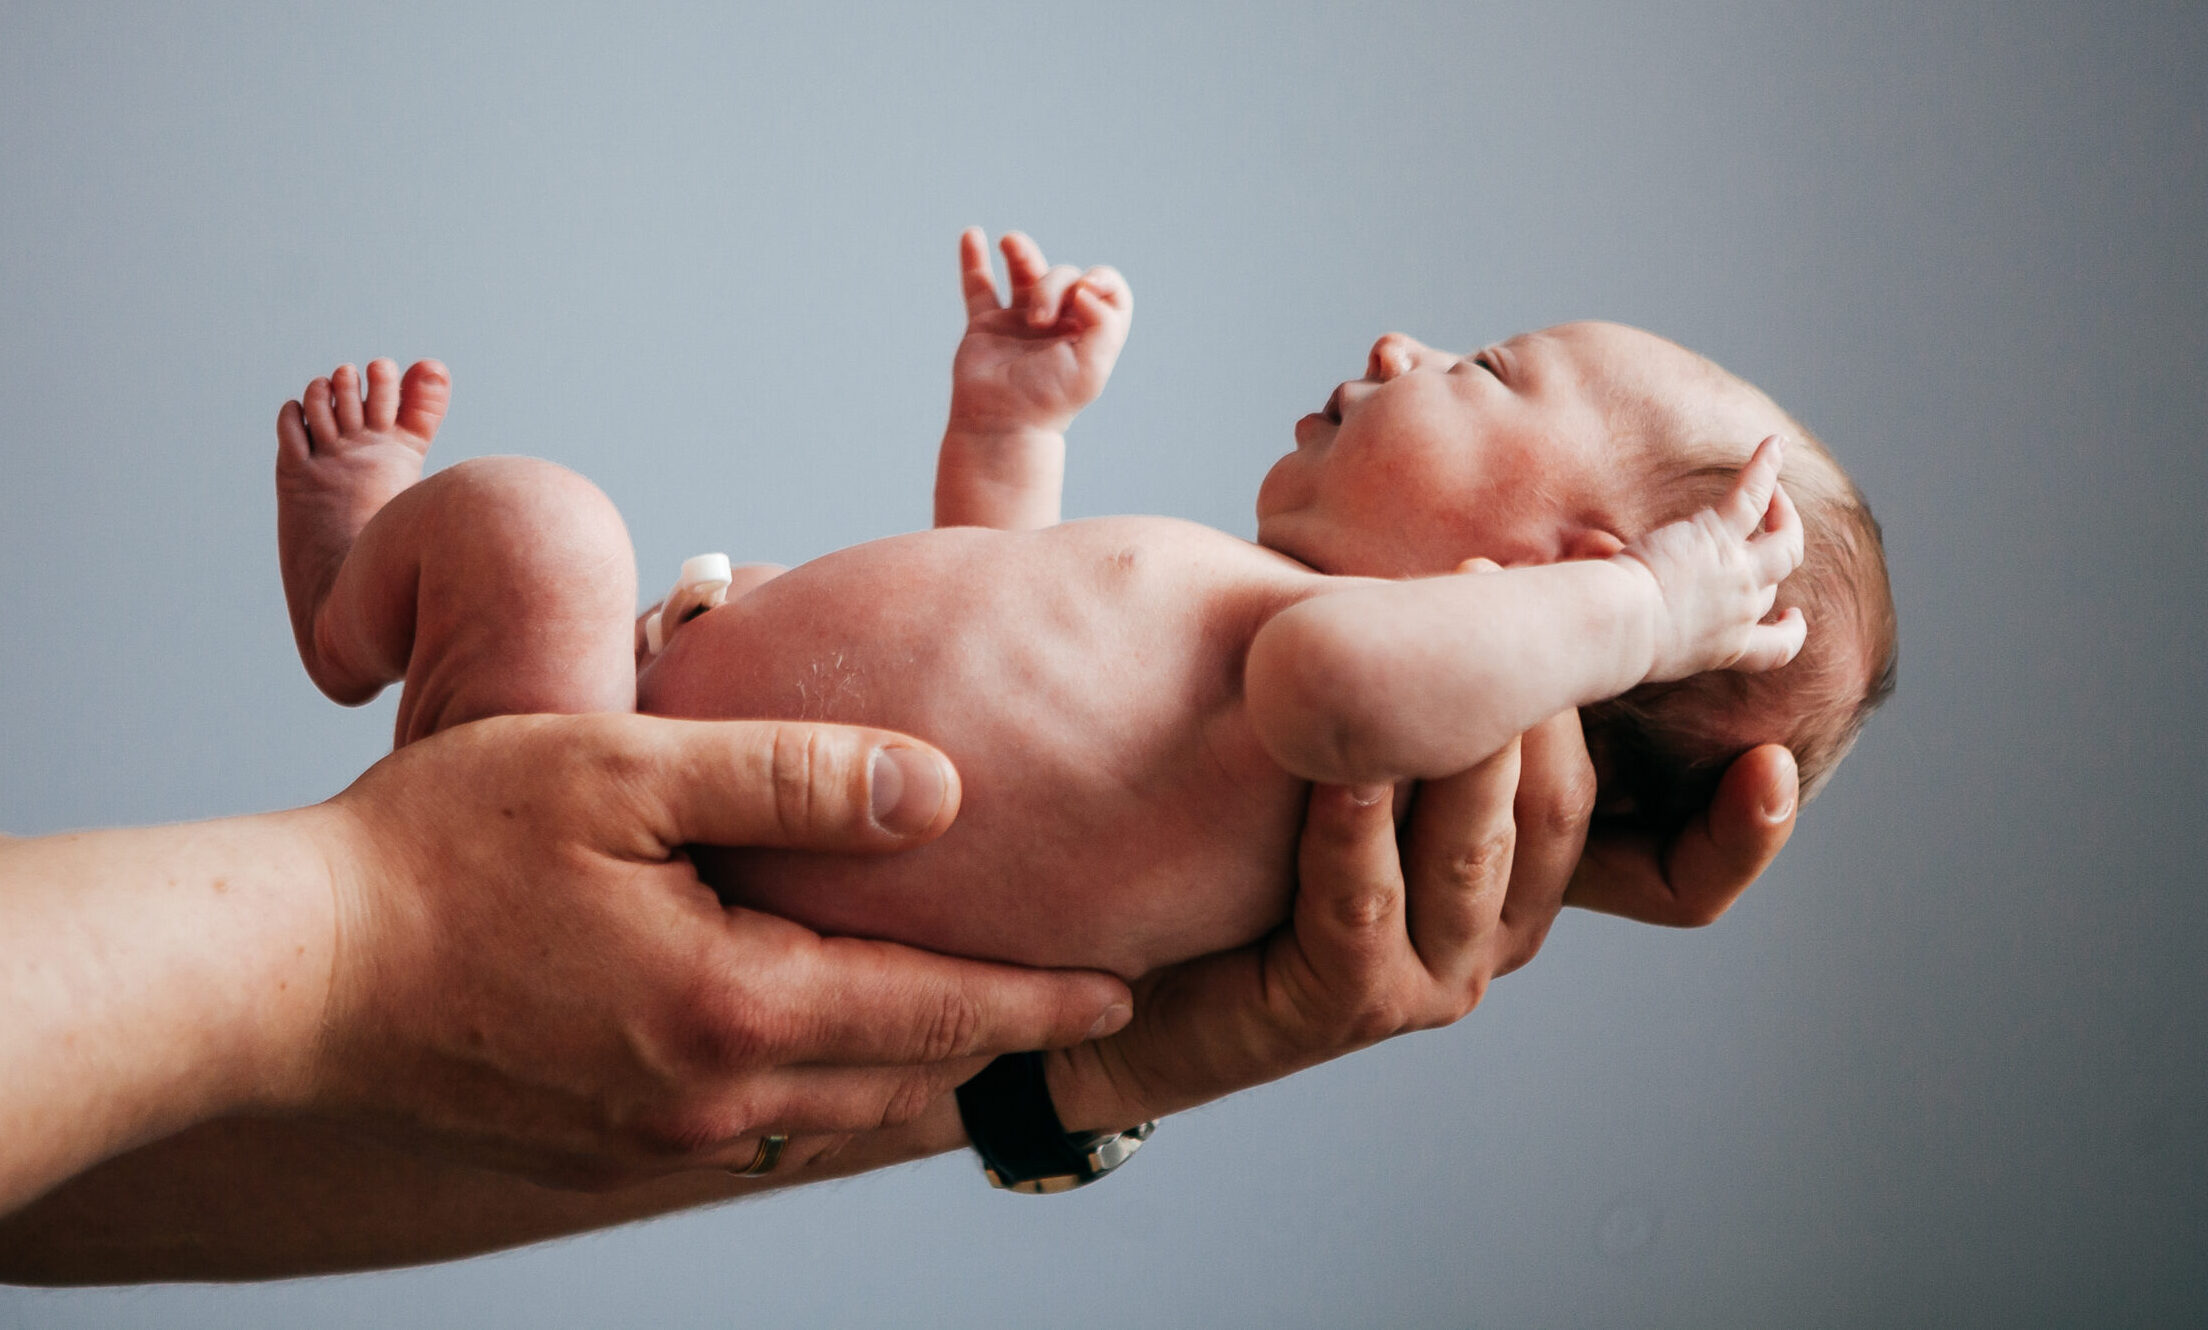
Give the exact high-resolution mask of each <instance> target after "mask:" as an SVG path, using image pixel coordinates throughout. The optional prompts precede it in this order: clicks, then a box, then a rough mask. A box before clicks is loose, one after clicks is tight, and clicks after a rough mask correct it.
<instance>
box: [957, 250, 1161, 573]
mask: <svg viewBox="0 0 2208 1330" xmlns="http://www.w3.org/2000/svg"><path fill="white" fill-rule="evenodd" d="M958 247H959V275H960V280H961V284H962V285H963V286H964V288H965V293H966V336H965V337H964V338H963V339H962V340H961V341H960V342H959V344H958V357H957V359H956V360H954V361H953V362H952V366H951V419H950V424H949V425H948V426H947V427H946V428H945V429H944V431H943V449H942V452H941V453H940V454H939V455H938V457H937V460H936V469H935V524H936V525H937V526H987V527H997V528H1000V529H1003V530H1033V529H1035V528H1038V527H1046V526H1051V525H1054V524H1056V522H1057V521H1058V498H1059V492H1060V491H1061V489H1063V487H1064V483H1065V465H1066V437H1065V430H1066V426H1067V425H1068V424H1070V423H1072V420H1073V418H1074V416H1075V415H1076V414H1077V413H1079V411H1080V410H1081V408H1082V407H1085V406H1087V405H1088V404H1089V403H1091V402H1093V401H1095V400H1096V396H1097V394H1098V393H1100V392H1102V391H1104V383H1105V380H1107V379H1109V378H1110V377H1111V373H1112V365H1113V362H1115V361H1116V360H1118V359H1119V348H1120V347H1121V345H1123V344H1124V343H1125V342H1126V340H1127V325H1128V321H1129V320H1130V319H1131V318H1132V317H1133V313H1134V297H1133V295H1132V294H1131V293H1130V292H1129V291H1128V289H1127V283H1126V282H1125V281H1124V280H1123V279H1122V278H1121V277H1120V275H1119V274H1118V273H1117V272H1115V271H1114V270H1112V269H1110V268H1101V267H1100V268H1091V269H1089V270H1088V271H1087V272H1081V271H1079V270H1077V269H1075V268H1072V267H1069V266H1067V265H1064V264H1060V265H1059V266H1057V267H1055V268H1052V267H1048V266H1046V265H1045V263H1044V261H1043V252H1042V250H1041V249H1039V248H1037V247H1036V244H1035V242H1034V241H1032V240H1030V239H1028V238H1027V237H1026V236H1024V235H1021V234H1020V233H1019V232H1017V231H1014V232H1012V233H1010V234H1008V235H1006V236H1005V237H1004V243H1003V249H1004V261H1005V268H1006V270H1007V271H1008V272H1009V273H1010V275H1011V278H1012V299H1011V303H1010V304H1009V305H1006V304H1003V303H1001V302H1000V301H999V300H998V298H997V283H996V278H995V277H994V276H993V275H992V274H991V272H990V269H989V246H988V241H987V238H986V237H985V236H984V235H983V234H982V232H981V230H980V229H979V228H978V227H969V228H967V230H966V231H965V232H964V233H963V234H961V235H960V236H959V238H958Z"/></svg>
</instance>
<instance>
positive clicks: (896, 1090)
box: [880, 1071, 949, 1127]
mask: <svg viewBox="0 0 2208 1330" xmlns="http://www.w3.org/2000/svg"><path fill="white" fill-rule="evenodd" d="M941 1081H942V1078H941V1077H939V1076H936V1075H933V1074H931V1073H929V1072H926V1071H915V1072H910V1073H907V1074H906V1075H903V1076H900V1077H898V1078H897V1079H896V1080H895V1081H894V1082H892V1084H891V1085H890V1088H889V1091H888V1093H886V1094H885V1095H884V1096H883V1098H882V1105H881V1113H880V1125H881V1126H883V1127H902V1126H904V1125H905V1124H906V1123H908V1122H912V1121H914V1120H916V1119H918V1118H919V1116H920V1115H921V1114H922V1113H924V1112H926V1111H927V1107H928V1105H929V1104H932V1103H934V1102H935V1101H936V1099H938V1098H939V1097H941V1096H942V1094H943V1093H944V1091H945V1090H947V1089H948V1088H949V1087H948V1086H945V1085H943V1084H942V1083H941Z"/></svg>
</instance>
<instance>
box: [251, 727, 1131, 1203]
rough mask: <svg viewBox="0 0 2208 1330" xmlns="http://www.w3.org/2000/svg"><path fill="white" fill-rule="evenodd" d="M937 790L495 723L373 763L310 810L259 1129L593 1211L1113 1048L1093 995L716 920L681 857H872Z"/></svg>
mask: <svg viewBox="0 0 2208 1330" xmlns="http://www.w3.org/2000/svg"><path fill="white" fill-rule="evenodd" d="M957 791H958V785H957V777H956V774H955V772H953V770H952V768H951V766H950V763H949V762H948V761H947V760H946V759H944V758H943V757H942V756H941V755H940V754H938V753H937V752H936V751H935V750H933V749H931V748H928V747H927V746H925V745H923V744H920V743H918V742H917V741H914V740H911V739H907V738H905V737H903V736H901V735H895V734H890V733H888V732H885V731H875V730H858V729H844V728H837V727H827V726H813V725H801V724H774V723H746V722H726V723H705V722H691V721H670V720H662V719H656V718H651V717H643V716H612V715H607V716H588V717H541V716H526V717H521V716H517V717H503V718H498V719H492V720H485V721H480V722H477V723H475V724H471V725H466V726H462V727H459V728H457V729H454V730H450V731H447V732H445V733H443V734H439V735H437V736H435V737H433V738H431V739H428V740H425V741H423V742H421V743H418V744H413V745H410V746H408V747H406V748H404V749H401V750H400V751H398V752H397V753H394V754H392V755H391V756H390V757H388V758H386V759H385V760H384V761H383V762H381V763H379V764H377V766H375V767H374V768H373V769H371V770H370V771H369V772H368V773H367V774H366V775H365V776H363V777H362V778H361V779H360V780H359V781H358V782H357V783H356V784H355V785H353V786H352V788H350V789H348V790H346V791H345V792H344V793H343V794H341V795H340V796H338V797H337V798H336V799H334V800H332V801H331V803H330V804H328V805H326V806H325V807H326V808H327V809H328V810H329V812H330V814H331V815H332V817H333V818H334V819H335V820H336V822H337V824H338V827H339V831H340V835H339V842H338V843H339V846H340V852H339V853H337V854H334V855H333V856H332V861H333V870H334V872H333V877H334V881H335V885H336V895H337V919H338V927H337V942H336V948H335V954H334V956H333V959H332V964H331V979H330V985H329V994H328V999H327V1003H326V1008H325V1015H324V1018H323V1021H322V1027H323V1029H324V1031H325V1033H324V1036H323V1039H322V1042H321V1046H320V1047H319V1048H318V1049H316V1050H315V1052H314V1055H313V1056H312V1057H311V1058H308V1059H306V1060H304V1062H303V1063H301V1064H300V1065H299V1066H298V1068H297V1074H296V1076H295V1077H294V1078H292V1079H291V1081H290V1082H289V1083H288V1084H286V1085H284V1086H283V1087H282V1089H281V1091H280V1093H279V1094H278V1095H277V1096H276V1099H277V1102H279V1103H280V1104H282V1105H283V1106H285V1107H290V1108H296V1109H305V1110H312V1111H315V1112H317V1113H322V1114H332V1113H335V1114H341V1115H345V1116H352V1117H356V1118H359V1119H363V1120H367V1121H370V1122H373V1123H376V1124H379V1125H381V1126H382V1127H384V1128H386V1129H387V1130H388V1131H390V1132H394V1133H397V1134H398V1135H399V1136H400V1137H401V1138H402V1139H404V1140H406V1141H407V1142H408V1143H410V1144H415V1145H425V1144H426V1145H435V1146H439V1147H442V1148H443V1149H445V1150H447V1151H453V1152H457V1153H458V1154H459V1155H460V1156H461V1157H463V1158H465V1159H467V1160H469V1161H471V1162H476V1163H481V1164H486V1165H491V1166H495V1167H500V1168H504V1169H508V1170H514V1171H521V1172H524V1173H527V1174H528V1175H530V1176H533V1177H536V1178H538V1179H540V1180H547V1181H555V1182H560V1183H565V1184H574V1185H588V1186H603V1185H616V1184H619V1183H622V1182H627V1181H633V1180H636V1179H639V1178H642V1177H646V1176H651V1175H654V1174H658V1173H663V1172H668V1171H672V1170H675V1169H679V1168H695V1167H699V1166H702V1165H713V1164H720V1165H730V1164H734V1165H739V1166H740V1165H741V1164H742V1163H744V1162H745V1161H747V1160H748V1159H750V1158H751V1157H752V1154H753V1151H754V1148H755V1145H756V1141H757V1139H758V1138H759V1137H760V1136H761V1135H762V1134H764V1133H768V1132H781V1133H789V1134H796V1133H845V1132H853V1131H862V1130H868V1129H873V1128H878V1127H881V1126H883V1125H885V1124H890V1123H896V1122H899V1121H902V1120H904V1119H906V1118H908V1117H910V1116H912V1115H914V1114H916V1113H918V1112H919V1111H920V1110H921V1109H922V1108H923V1107H925V1106H926V1105H927V1104H929V1102H930V1101H932V1100H934V1099H936V1098H938V1097H939V1096H940V1095H941V1094H942V1093H943V1092H944V1091H946V1090H948V1089H949V1088H950V1087H952V1086H954V1085H955V1084H957V1083H958V1082H959V1081H961V1080H963V1079H965V1078H966V1077H967V1076H969V1075H971V1074H972V1073H973V1072H974V1071H976V1070H978V1069H979V1068H980V1067H981V1066H982V1065H984V1064H985V1062H986V1060H987V1059H988V1057H990V1056H992V1055H994V1054H996V1053H1001V1052H1007V1051H1011V1050H1015V1049H1025V1048H1036V1047H1049V1046H1056V1045H1062V1044H1068V1043H1072V1042H1074V1041H1076V1040H1080V1039H1083V1038H1085V1037H1088V1036H1090V1035H1091V1034H1093V1033H1096V1032H1098V1031H1100V1030H1101V1029H1109V1028H1113V1027H1114V1026H1116V1025H1117V1024H1118V1023H1119V1022H1121V1021H1123V1020H1124V1019H1125V1010H1126V1002H1127V993H1126V990H1125V989H1124V987H1123V986H1121V985H1120V984H1119V983H1118V981H1116V980H1114V979H1111V978H1109V977H1107V976H1103V975H1094V974H1084V973H1044V972H1039V971H1032V970H1024V969H1018V968H1014V967H1009V966H996V965H987V964H982V963H978V962H970V961H961V960H953V959H950V958H946V957H942V956H937V955H933V954H930V953H926V952H921V951H917V950H913V949H910V948H905V947H899V946H894V945H891V944H887V943H879V942H867V941H858V940H852V939H842V938H835V939H829V938H822V937H819V936H817V935H816V934H814V933H811V932H809V931H807V930H806V929H804V928H802V927H799V926H798V925H795V924H792V923H790V922H788V921H786V920H782V919H778V918H774V917H771V916H767V915H761V914H756V913H753V912H751V911H746V910H724V909H723V907H722V906H721V904H720V902H719V901H718V900H717V899H716V897H715V896H714V894H713V892H712V890H711V889H710V888H708V887H706V886H705V885H704V884H703V883H701V882H700V881H699V879H698V877H697V875H696V873H695V872H694V871H693V869H692V867H691V865H690V863H689V861H688V859H687V858H686V856H685V855H684V854H683V852H682V849H681V847H682V846H683V845H685V844H688V843H714V844H723V845H773V846H787V847H794V848H802V849H817V850H840V851H854V850H860V851H865V850H874V851H886V850H893V849H896V848H900V847H902V846H907V845H914V844H918V843H920V842H922V841H925V840H928V839H932V838H933V837H934V836H935V835H937V834H940V833H941V831H942V830H943V829H944V828H945V827H946V826H948V825H949V823H950V821H951V819H952V817H953V816H954V815H955V813H956V809H957V802H958V794H957ZM877 807H881V808H883V809H884V810H885V811H884V812H882V813H881V814H877V813H876V811H875V810H876V809H877Z"/></svg>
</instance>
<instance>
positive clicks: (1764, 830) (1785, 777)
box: [1566, 744, 1799, 928]
mask: <svg viewBox="0 0 2208 1330" xmlns="http://www.w3.org/2000/svg"><path fill="white" fill-rule="evenodd" d="M1796 779H1797V777H1796V771H1795V765H1794V755H1793V754H1792V753H1790V752H1788V751H1787V750H1786V749H1785V748H1784V747H1781V746H1780V745H1778V744H1765V745H1764V746H1762V747H1761V748H1756V749H1752V750H1750V751H1749V752H1747V753H1744V754H1742V755H1741V756H1740V757H1739V758H1738V759H1737V760H1735V761H1734V763H1733V765H1732V766H1730V767H1728V768H1727V769H1726V771H1725V775H1724V778H1723V779H1722V780H1720V781H1719V782H1718V787H1717V794H1716V796H1715V797H1714V798H1713V799H1712V800H1711V801H1710V806H1709V808H1707V809H1706V810H1704V811H1703V812H1702V814H1701V815H1699V816H1698V817H1696V818H1695V820H1694V821H1693V822H1691V823H1690V824H1688V826H1687V827H1686V829H1685V830H1683V831H1682V832H1680V833H1679V835H1678V837H1677V838H1676V839H1675V840H1673V841H1672V842H1671V843H1670V844H1669V845H1658V844H1656V843H1655V842H1653V841H1651V840H1649V839H1648V838H1646V837H1640V836H1627V835H1606V836H1601V837H1597V838H1595V839H1592V840H1590V841H1589V842H1588V845H1587V853H1586V856H1585V857H1584V858H1583V859H1581V861H1580V866H1579V871H1578V872H1577V873H1576V874H1575V875H1574V876H1573V878H1572V886H1571V890H1570V892H1569V894H1568V895H1567V897H1566V899H1567V901H1568V902H1569V903H1570V904H1573V905H1578V906H1581V907H1584V908H1586V909H1590V910H1598V911H1601V912H1602V913H1604V914H1616V915H1622V916H1624V917H1625V918H1628V919H1636V920H1639V921H1641V922H1643V923H1652V924H1668V925H1671V926H1673V927H1681V928H1696V927H1700V926H1702V925H1705V924H1708V923H1711V922H1713V921H1715V920H1716V919H1717V918H1718V916H1720V915H1722V914H1723V913H1725V911H1726V910H1727V909H1729V908H1731V906H1732V903H1733V902H1734V901H1735V900H1737V899H1739V897H1740V894H1741V893H1742V892H1744V891H1746V890H1747V889H1748V887H1749V885H1750V884H1751V883H1753V882H1754V881H1755V880H1756V878H1757V877H1758V876H1760V875H1761V874H1762V872H1763V870H1764V869H1765V868H1766V867H1768V866H1769V865H1770V863H1771V861H1772V860H1773V859H1775V858H1777V857H1778V853H1779V850H1780V849H1781V848H1782V847H1784V846H1785V844H1786V840H1787V837H1789V836H1791V835H1792V834H1793V832H1794V817H1795V813H1796V811H1797V806H1798V804H1799V799H1798V792H1797V789H1796Z"/></svg>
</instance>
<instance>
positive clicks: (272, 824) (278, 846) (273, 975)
mask: <svg viewBox="0 0 2208 1330" xmlns="http://www.w3.org/2000/svg"><path fill="white" fill-rule="evenodd" d="M255 821H257V822H259V823H261V831H262V832H263V834H264V835H265V836H266V837H267V845H268V849H269V862H270V863H271V864H272V865H280V867H279V869H278V871H277V872H276V873H274V874H272V875H271V878H270V883H269V887H270V894H269V898H268V900H267V901H266V902H264V906H263V909H262V911H261V914H260V928H259V932H258V933H257V935H256V941H257V942H258V944H259V945H258V947H257V948H256V952H257V958H258V959H257V963H256V966H255V969H256V973H255V974H254V976H253V977H254V979H255V981H256V982H255V985H254V987H255V989H256V990H257V993H258V1000H257V1001H256V1002H255V1003H254V1005H253V1007H252V1009H251V1010H249V1011H247V1012H245V1013H244V1014H243V1016H242V1018H241V1023H240V1028H241V1030H242V1032H243V1033H244V1035H245V1042H244V1044H243V1047H242V1048H241V1050H240V1053H239V1057H238V1065H239V1067H240V1071H241V1074H240V1077H239V1084H238V1085H237V1086H236V1087H235V1089H234V1091H233V1094H232V1098H233V1101H234V1102H233V1103H232V1104H231V1105H230V1106H229V1109H230V1111H264V1112H266V1111H285V1110H291V1109H297V1108H301V1107H304V1106H305V1105H306V1104H307V1103H308V1102H309V1100H310V1099H311V1097H312V1094H313V1087H314V1080H315V1077H314V1065H315V1061H316V1058H317V1055H318V1053H319V1052H320V1050H321V1048H322V1045H323V1043H324V1041H325V1039H326V1038H327V1037H328V1034H329V1018H330V1010H329V1005H330V1004H329V999H330V982H331V976H332V975H333V973H334V971H335V968H336V948H337V939H338V937H339V936H340V935H341V932H342V930H341V928H340V926H339V909H340V897H341V891H340V879H341V876H342V875H344V874H346V873H348V872H357V871H358V868H359V865H360V864H362V863H363V862H365V860H364V858H363V853H362V848H361V843H362V841H363V840H364V837H362V836H360V835H359V834H358V828H357V824H356V823H355V822H354V820H353V819H352V818H351V817H350V816H349V815H348V814H347V813H345V811H344V810H343V809H341V808H339V807H337V806H335V805H332V804H319V805H315V806H313V807H309V808H300V809H293V810H291V811H288V812H283V813H270V814H264V815H262V816H261V817H259V818H257V819H255Z"/></svg>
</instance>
